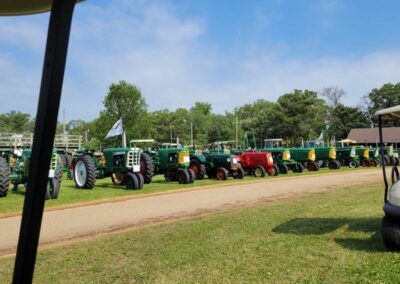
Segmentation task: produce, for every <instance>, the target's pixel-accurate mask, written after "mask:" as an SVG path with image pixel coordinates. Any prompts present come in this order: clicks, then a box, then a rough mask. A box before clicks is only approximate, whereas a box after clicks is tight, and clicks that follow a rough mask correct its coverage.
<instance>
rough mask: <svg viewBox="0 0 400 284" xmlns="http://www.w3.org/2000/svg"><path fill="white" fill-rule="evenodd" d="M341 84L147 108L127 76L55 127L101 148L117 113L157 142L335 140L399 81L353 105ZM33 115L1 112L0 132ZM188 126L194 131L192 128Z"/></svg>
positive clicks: (398, 91) (380, 104)
mask: <svg viewBox="0 0 400 284" xmlns="http://www.w3.org/2000/svg"><path fill="white" fill-rule="evenodd" d="M344 96H346V93H345V92H344V90H342V89H340V88H337V87H328V88H324V89H323V90H322V91H320V92H315V91H311V90H294V91H293V92H290V93H286V94H283V95H282V96H280V97H279V98H278V99H277V100H276V101H274V102H272V101H268V100H266V99H258V100H256V101H255V102H253V103H252V104H245V105H242V106H239V107H236V108H235V109H233V110H232V111H226V112H225V113H224V114H216V113H213V111H212V105H211V104H210V103H207V102H195V104H194V105H193V106H192V107H190V108H189V109H186V108H177V109H176V110H168V109H161V110H156V111H149V110H148V105H147V103H146V100H145V97H144V96H143V95H142V93H141V91H140V89H139V88H138V87H137V86H135V85H134V84H131V83H128V82H126V81H120V82H119V83H113V84H111V85H110V87H109V90H108V93H107V94H106V96H105V97H104V101H103V105H104V108H103V109H102V110H100V112H99V115H98V117H96V118H95V119H93V120H91V121H84V120H71V121H69V122H67V123H66V124H65V125H64V124H63V123H62V122H59V123H58V127H57V133H58V134H61V133H63V131H64V129H65V132H66V133H67V134H73V135H82V136H83V137H87V141H86V144H87V146H88V147H91V148H96V149H99V148H104V147H109V146H117V145H120V144H121V138H120V137H114V138H109V139H105V137H106V135H107V132H108V131H109V130H110V129H111V127H112V126H113V124H114V122H116V121H117V120H118V119H120V118H122V121H123V126H124V129H125V131H126V134H127V140H128V141H129V140H130V139H145V138H153V139H155V140H156V141H159V142H176V139H177V138H179V141H180V142H181V143H182V144H185V145H189V144H190V143H191V138H192V137H193V142H194V144H195V145H205V144H207V143H209V142H213V141H226V140H228V141H234V140H235V139H236V136H237V137H238V138H239V139H238V140H239V144H242V143H241V139H242V138H243V135H244V133H245V132H246V131H252V132H254V133H255V136H256V138H257V144H258V145H261V143H262V142H261V141H262V140H263V139H265V138H282V139H284V140H285V141H287V143H290V144H291V145H299V144H300V143H301V141H302V140H309V139H315V138H317V137H318V136H319V134H320V133H321V132H322V131H324V136H325V137H335V138H336V140H339V139H342V138H346V137H347V135H348V133H349V131H350V129H352V128H362V127H374V126H376V125H377V120H376V118H375V117H374V115H373V114H374V113H375V111H377V110H379V109H382V108H387V107H391V106H394V105H400V83H397V84H384V85H383V86H382V87H381V88H377V89H373V90H371V92H370V93H369V94H367V95H365V96H364V97H363V99H362V102H361V103H360V105H359V106H357V107H352V106H347V105H345V104H344V103H343V97H344ZM34 123H35V119H34V118H33V117H32V116H31V115H29V114H26V113H22V112H20V111H10V112H8V113H3V114H0V131H1V132H17V133H22V132H33V130H34ZM385 126H400V124H399V122H390V121H389V122H386V125H385ZM191 130H193V133H191Z"/></svg>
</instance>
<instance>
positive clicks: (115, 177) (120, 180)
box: [111, 173, 125, 185]
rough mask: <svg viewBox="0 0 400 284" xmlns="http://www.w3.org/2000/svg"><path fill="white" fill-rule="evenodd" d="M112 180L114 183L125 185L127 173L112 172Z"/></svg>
mask: <svg viewBox="0 0 400 284" xmlns="http://www.w3.org/2000/svg"><path fill="white" fill-rule="evenodd" d="M111 181H112V183H113V185H124V181H125V174H123V173H112V174H111Z"/></svg>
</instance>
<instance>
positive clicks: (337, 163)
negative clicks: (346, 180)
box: [335, 160, 342, 169]
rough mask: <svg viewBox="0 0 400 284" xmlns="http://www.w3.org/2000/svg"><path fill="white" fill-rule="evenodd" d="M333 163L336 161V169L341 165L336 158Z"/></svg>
mask: <svg viewBox="0 0 400 284" xmlns="http://www.w3.org/2000/svg"><path fill="white" fill-rule="evenodd" d="M335 163H336V166H337V168H336V169H340V168H341V167H342V165H341V164H340V162H339V161H338V160H335Z"/></svg>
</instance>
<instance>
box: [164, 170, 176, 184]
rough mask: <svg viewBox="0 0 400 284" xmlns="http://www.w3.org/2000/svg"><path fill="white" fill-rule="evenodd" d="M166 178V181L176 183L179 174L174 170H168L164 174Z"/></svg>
mask: <svg viewBox="0 0 400 284" xmlns="http://www.w3.org/2000/svg"><path fill="white" fill-rule="evenodd" d="M164 177H165V181H167V182H168V181H176V180H177V179H176V178H177V174H176V172H175V171H173V170H166V171H165V172H164Z"/></svg>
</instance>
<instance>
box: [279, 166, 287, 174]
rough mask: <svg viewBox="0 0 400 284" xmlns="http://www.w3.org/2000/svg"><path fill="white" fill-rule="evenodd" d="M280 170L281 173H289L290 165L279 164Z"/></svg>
mask: <svg viewBox="0 0 400 284" xmlns="http://www.w3.org/2000/svg"><path fill="white" fill-rule="evenodd" d="M279 172H280V173H281V174H284V175H287V174H288V173H289V168H288V166H286V165H284V164H282V165H279Z"/></svg>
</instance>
